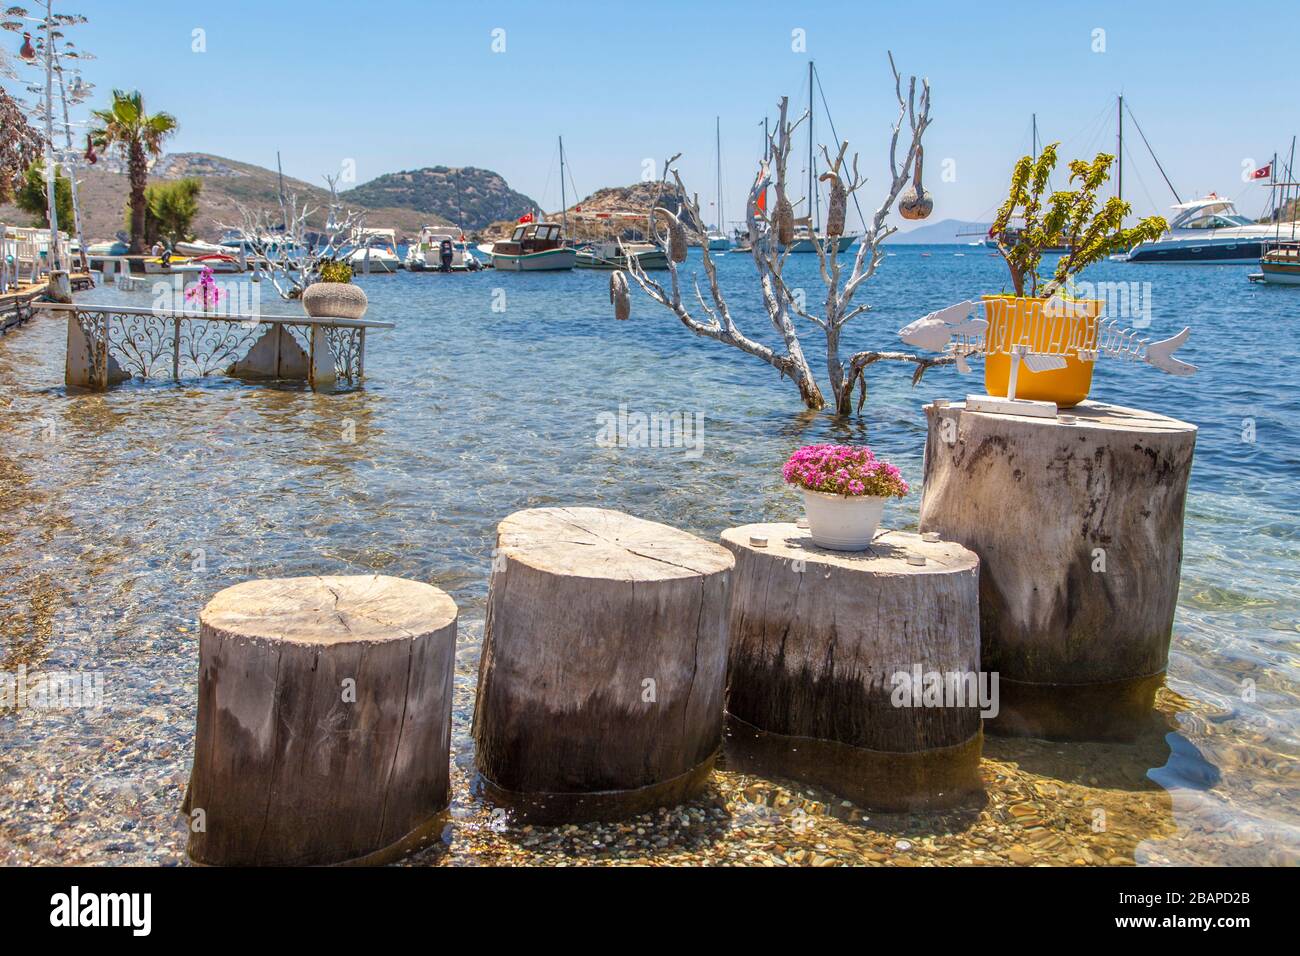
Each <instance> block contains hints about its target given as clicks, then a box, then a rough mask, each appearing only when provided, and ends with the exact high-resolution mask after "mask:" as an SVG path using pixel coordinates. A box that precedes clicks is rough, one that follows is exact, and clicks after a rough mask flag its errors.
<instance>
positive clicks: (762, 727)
mask: <svg viewBox="0 0 1300 956" xmlns="http://www.w3.org/2000/svg"><path fill="white" fill-rule="evenodd" d="M722 543H723V544H724V545H726V546H727V547H728V548H729V549H730V550H731V551H732V553H733V554H735V556H736V571H735V575H734V579H733V581H732V590H731V634H730V645H729V650H728V665H727V717H728V721H727V750H726V753H727V762H728V765H731V764H733V762H734V763H735V765H737V766H738V767H740V768H741V769H749V768H752V769H754V770H757V771H759V772H768V773H774V774H777V775H781V776H787V777H793V778H794V779H796V780H800V781H804V782H807V783H813V784H817V785H818V786H822V787H826V788H827V789H828V790H831V791H833V792H835V793H837V794H840V795H842V796H845V797H848V798H849V799H851V800H853V801H854V802H855V803H858V804H860V805H862V806H866V807H872V808H875V809H881V810H912V809H922V808H932V807H942V806H950V805H952V804H954V803H957V802H959V801H960V800H962V798H963V797H965V796H967V795H968V794H970V793H971V792H973V791H977V790H979V789H980V786H981V784H980V779H979V760H980V751H981V746H982V742H983V736H982V734H981V730H980V706H979V692H978V686H979V669H980V656H979V611H978V606H977V604H978V600H979V559H978V558H977V557H976V556H975V555H974V553H972V552H971V551H968V550H967V549H965V548H963V547H961V546H960V545H958V544H954V543H952V542H942V541H924V540H922V538H921V537H920V536H919V535H915V534H906V533H903V532H898V531H882V532H879V533H878V534H877V536H876V538H875V541H874V542H873V544H872V548H871V550H870V551H865V552H861V553H846V552H841V551H830V550H827V549H824V548H820V547H818V546H817V545H815V544H813V542H812V537H811V535H810V534H809V532H808V531H806V530H803V529H800V528H797V527H795V526H794V525H793V524H751V525H745V526H743V527H740V528H732V529H730V530H727V531H724V532H723V533H722ZM909 556H910V557H911V558H912V560H914V561H919V560H920V559H921V558H924V559H925V560H924V563H923V564H919V565H918V564H913V563H910V562H909ZM899 675H906V677H905V678H903V677H900V676H899ZM945 685H946V686H948V687H950V688H951V689H950V690H949V691H948V692H947V693H946V694H945V693H944V687H945ZM927 687H928V688H929V689H930V692H929V696H928V697H927V695H926V688H927Z"/></svg>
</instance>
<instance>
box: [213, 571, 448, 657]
mask: <svg viewBox="0 0 1300 956" xmlns="http://www.w3.org/2000/svg"><path fill="white" fill-rule="evenodd" d="M455 620H456V605H455V602H453V601H452V599H451V598H450V597H448V596H447V594H446V593H444V592H443V591H440V590H439V589H438V588H435V587H433V586H431V585H428V584H422V583H420V582H419V581H408V580H406V579H404V578H394V577H389V576H387V575H382V574H357V575H346V576H342V575H339V576H313V577H302V578H267V579H263V580H255V581H244V582H243V583H242V584H236V585H234V586H233V587H228V588H226V589H225V590H223V591H220V592H218V593H217V594H216V596H215V597H213V598H212V600H211V601H209V602H208V605H207V607H205V608H204V609H203V611H202V613H201V614H200V615H199V621H200V623H201V624H202V625H203V627H204V628H205V629H208V630H211V631H215V632H219V633H222V634H228V635H238V636H239V637H241V638H254V639H263V640H274V641H290V642H293V643H297V644H321V645H333V644H342V643H352V642H362V643H378V642H382V641H390V640H410V639H411V638H412V637H417V636H420V635H425V634H432V633H434V632H435V631H440V630H442V629H443V628H445V627H447V626H448V625H450V624H451V623H452V622H453V621H455Z"/></svg>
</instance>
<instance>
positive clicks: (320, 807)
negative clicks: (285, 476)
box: [184, 575, 456, 865]
mask: <svg viewBox="0 0 1300 956" xmlns="http://www.w3.org/2000/svg"><path fill="white" fill-rule="evenodd" d="M199 624H200V636H199V660H200V668H199V702H198V722H197V728H196V733H195V744H194V771H193V774H192V775H191V777H190V787H189V791H188V793H187V794H186V798H185V806H184V812H185V813H186V814H187V816H188V818H189V823H190V830H191V833H190V843H189V855H190V858H191V859H192V860H194V861H195V862H198V863H209V864H218V865H313V864H328V863H344V862H361V863H380V862H386V861H388V860H390V859H395V858H397V857H399V856H401V855H402V854H404V853H406V852H409V851H410V850H413V849H417V848H418V847H420V846H421V845H423V844H424V843H426V842H428V841H430V840H432V839H436V838H437V836H438V834H439V832H440V830H441V828H442V823H443V816H444V813H443V811H445V810H446V808H447V804H448V775H449V757H450V742H451V692H452V673H453V669H454V662H455V644H456V605H455V604H454V603H453V602H452V600H451V598H449V597H448V596H447V595H446V594H444V593H443V592H442V591H440V590H438V589H437V588H434V587H430V586H429V585H427V584H420V583H418V582H415V581H406V580H402V579H400V578H392V577H384V576H380V575H362V576H354V577H308V578H282V579H276V580H262V581H247V582H245V583H243V584H238V585H235V586H234V587H230V588H226V589H225V590H224V591H221V592H220V593H218V594H217V595H216V597H214V598H213V599H212V600H211V601H210V602H209V603H208V606H207V607H205V608H204V609H203V612H202V614H201V615H200V616H199Z"/></svg>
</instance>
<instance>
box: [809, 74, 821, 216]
mask: <svg viewBox="0 0 1300 956" xmlns="http://www.w3.org/2000/svg"><path fill="white" fill-rule="evenodd" d="M814 165H815V163H814V161H813V61H812V60H809V61H808V217H809V222H810V224H811V225H812V229H811V230H810V231H811V232H812V234H813V235H816V234H817V220H818V219H820V218H821V212H822V208H821V207H822V204H821V197H820V196H818V195H817V186H816V182H817V180H816V178H815V177H816V175H817V173H816V170H815V169H814ZM814 204H815V206H816V214H815V215H814V212H813V209H814Z"/></svg>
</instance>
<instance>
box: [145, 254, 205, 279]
mask: <svg viewBox="0 0 1300 956" xmlns="http://www.w3.org/2000/svg"><path fill="white" fill-rule="evenodd" d="M202 268H203V267H202V266H200V265H191V262H190V257H189V256H171V255H162V256H151V257H150V258H148V259H145V260H144V271H145V275H151V276H163V275H171V274H173V273H176V272H198V271H199V270H200V269H202Z"/></svg>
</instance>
